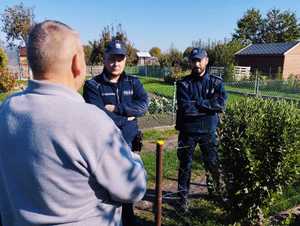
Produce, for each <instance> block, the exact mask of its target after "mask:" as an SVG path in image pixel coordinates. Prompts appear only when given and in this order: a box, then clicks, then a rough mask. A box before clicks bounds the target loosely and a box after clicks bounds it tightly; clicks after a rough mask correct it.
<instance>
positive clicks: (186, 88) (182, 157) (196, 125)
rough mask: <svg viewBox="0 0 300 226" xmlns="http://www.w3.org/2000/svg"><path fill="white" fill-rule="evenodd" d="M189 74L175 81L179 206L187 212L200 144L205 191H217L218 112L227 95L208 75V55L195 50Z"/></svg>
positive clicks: (219, 80) (215, 78) (220, 81)
mask: <svg viewBox="0 0 300 226" xmlns="http://www.w3.org/2000/svg"><path fill="white" fill-rule="evenodd" d="M189 61H190V65H191V68H192V73H191V75H188V76H186V77H184V78H183V79H182V80H180V81H178V82H177V104H178V109H177V118H176V129H177V130H179V137H178V150H177V155H178V159H179V162H180V166H179V172H178V192H179V196H180V198H181V207H182V208H184V210H187V208H188V206H187V196H188V192H189V186H190V178H191V167H192V159H193V153H194V150H195V147H196V145H197V144H199V146H200V148H201V152H202V160H203V162H204V167H205V170H206V175H207V179H206V180H207V181H206V182H207V185H208V191H209V192H212V191H213V190H218V189H219V188H220V172H219V163H218V152H217V138H216V129H217V126H218V123H219V116H218V113H220V112H222V111H224V108H225V102H226V93H225V90H224V86H223V81H222V79H221V78H220V77H217V76H213V75H210V74H209V73H208V72H207V70H206V67H207V64H208V61H209V59H208V56H207V52H206V51H205V50H203V49H200V48H194V49H192V51H191V54H190V57H189Z"/></svg>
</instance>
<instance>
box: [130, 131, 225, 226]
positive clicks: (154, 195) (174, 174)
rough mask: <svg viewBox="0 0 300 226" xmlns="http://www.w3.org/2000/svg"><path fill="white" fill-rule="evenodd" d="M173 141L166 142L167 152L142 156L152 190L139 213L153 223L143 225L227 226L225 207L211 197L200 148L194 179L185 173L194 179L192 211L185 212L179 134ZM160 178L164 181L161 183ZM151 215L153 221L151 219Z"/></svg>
mask: <svg viewBox="0 0 300 226" xmlns="http://www.w3.org/2000/svg"><path fill="white" fill-rule="evenodd" d="M171 137H172V138H171V139H166V140H165V144H164V148H163V151H161V152H157V151H156V152H155V151H146V152H145V153H143V154H142V156H143V160H144V163H145V167H146V170H147V172H148V181H149V182H148V183H149V186H148V191H147V194H146V196H145V198H144V200H143V201H142V202H140V203H138V204H137V205H136V212H137V213H138V216H139V218H142V219H148V220H149V218H151V220H149V222H147V223H146V222H145V221H141V222H143V224H141V225H154V223H153V222H155V225H177V226H181V225H199V226H200V225H223V222H224V217H223V213H224V211H223V209H222V204H221V203H219V202H218V200H217V199H216V198H215V197H213V196H209V195H208V191H207V185H206V174H205V171H204V167H203V163H202V158H201V150H200V149H199V148H196V150H195V152H194V156H193V164H192V171H191V175H189V173H188V172H185V173H187V175H186V176H190V178H191V182H190V187H189V195H188V197H187V203H186V204H187V206H188V208H184V207H185V206H184V205H185V203H183V202H182V199H181V196H180V189H178V169H179V160H178V157H177V150H178V146H177V134H173V136H171ZM153 143H155V142H154V140H153ZM153 148H154V146H153ZM185 148H186V147H185ZM156 150H157V149H156ZM159 155H160V156H159ZM158 159H160V160H161V161H160V160H158ZM157 160H158V161H157ZM157 164H161V166H158V165H157ZM158 171H160V172H161V174H160V175H159V174H158V173H159V172H158ZM158 176H161V178H160V179H158ZM181 176H182V175H181ZM159 192H160V193H159ZM159 200H161V203H159ZM147 215H148V217H146V216H147ZM151 215H152V217H149V216H151ZM158 219H159V221H158ZM159 223H160V224H159ZM207 223H210V224H207Z"/></svg>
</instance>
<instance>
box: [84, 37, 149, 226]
mask: <svg viewBox="0 0 300 226" xmlns="http://www.w3.org/2000/svg"><path fill="white" fill-rule="evenodd" d="M126 55H127V51H126V47H125V45H124V43H123V42H121V41H119V40H113V41H111V42H110V43H109V45H108V47H107V48H106V50H105V54H104V70H103V72H102V73H101V74H100V75H98V76H95V77H94V78H93V79H91V80H88V81H86V83H85V85H84V89H83V97H84V99H85V100H86V102H88V103H91V104H95V105H96V106H98V107H99V108H100V109H102V110H104V111H105V112H106V113H107V114H108V115H109V116H110V117H111V118H112V120H113V121H114V122H115V124H116V125H117V126H118V127H119V129H120V130H121V131H122V135H123V137H124V139H125V140H126V142H127V144H128V145H129V146H130V147H132V145H133V144H134V143H136V142H134V141H136V138H137V136H139V130H138V123H137V117H140V116H142V115H144V114H145V113H146V112H147V110H148V95H147V93H146V91H145V90H144V87H143V85H142V84H141V82H140V81H139V79H138V78H137V77H133V76H130V75H127V74H126V73H125V72H124V69H125V64H126ZM95 120H96V119H95ZM133 146H136V145H133ZM122 206H123V208H122V222H123V226H134V225H135V219H134V213H133V205H132V204H123V205H122Z"/></svg>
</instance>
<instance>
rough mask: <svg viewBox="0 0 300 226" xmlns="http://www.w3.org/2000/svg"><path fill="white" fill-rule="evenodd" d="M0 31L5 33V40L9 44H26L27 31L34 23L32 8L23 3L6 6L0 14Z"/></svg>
mask: <svg viewBox="0 0 300 226" xmlns="http://www.w3.org/2000/svg"><path fill="white" fill-rule="evenodd" d="M1 21H2V22H3V26H2V31H3V32H4V33H6V40H7V42H8V43H9V45H10V46H15V45H16V41H18V42H19V46H20V45H26V43H27V39H28V33H29V30H30V28H31V26H32V25H33V23H34V12H33V8H28V7H25V6H24V4H23V3H20V4H18V5H14V6H11V7H7V8H6V9H5V10H4V13H3V14H1Z"/></svg>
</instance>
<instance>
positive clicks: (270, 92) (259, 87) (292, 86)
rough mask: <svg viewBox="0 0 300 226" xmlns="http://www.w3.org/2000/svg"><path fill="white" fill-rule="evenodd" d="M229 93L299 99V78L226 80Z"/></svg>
mask: <svg viewBox="0 0 300 226" xmlns="http://www.w3.org/2000/svg"><path fill="white" fill-rule="evenodd" d="M225 89H226V90H227V91H228V92H229V93H237V94H245V95H248V94H249V95H255V96H258V97H270V98H272V97H274V98H282V99H291V100H292V99H294V100H295V101H299V100H300V81H299V80H259V79H256V80H254V81H237V82H226V83H225Z"/></svg>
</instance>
